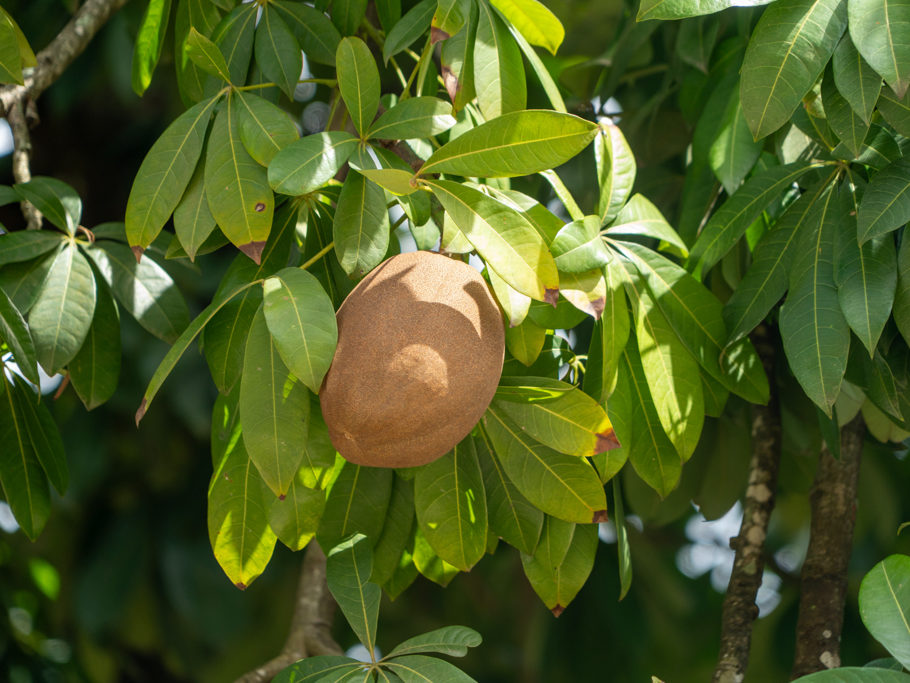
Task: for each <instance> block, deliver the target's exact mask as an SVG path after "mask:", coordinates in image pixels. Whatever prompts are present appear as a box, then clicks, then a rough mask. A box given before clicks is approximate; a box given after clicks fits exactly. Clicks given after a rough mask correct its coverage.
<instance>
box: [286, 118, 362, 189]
mask: <svg viewBox="0 0 910 683" xmlns="http://www.w3.org/2000/svg"><path fill="white" fill-rule="evenodd" d="M356 147H357V138H355V137H354V136H353V135H351V134H350V133H346V132H344V131H332V132H329V133H316V134H315V135H307V136H306V137H304V138H301V139H300V140H297V141H295V142H292V143H291V144H290V145H288V146H287V147H285V148H284V149H282V150H281V151H280V152H278V153H277V154H276V155H275V156H274V157H273V158H272V161H271V163H269V185H271V186H272V189H273V190H275V192H280V193H282V194H289V195H294V196H298V195H302V194H308V193H310V192H312V191H313V190H316V189H318V188H320V187H322V186H323V185H324V184H325V183H326V182H327V181H328V180H330V179H331V178H332V177H333V176H334V175H335V174H336V173H337V172H338V169H339V168H341V167H342V166H343V165H344V163H345V162H346V161H347V160H348V157H350V156H351V154H352V153H353V152H354V149H355V148H356Z"/></svg>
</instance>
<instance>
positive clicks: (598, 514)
mask: <svg viewBox="0 0 910 683" xmlns="http://www.w3.org/2000/svg"><path fill="white" fill-rule="evenodd" d="M609 521H610V516H609V515H608V514H607V511H606V510H595V511H594V514H593V515H592V516H591V524H600V523H601V522H609Z"/></svg>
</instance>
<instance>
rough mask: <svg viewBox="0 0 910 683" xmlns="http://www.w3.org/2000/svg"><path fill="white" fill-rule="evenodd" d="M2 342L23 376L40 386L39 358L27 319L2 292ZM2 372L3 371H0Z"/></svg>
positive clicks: (0, 304) (0, 330) (0, 312)
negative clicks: (10, 352) (11, 354)
mask: <svg viewBox="0 0 910 683" xmlns="http://www.w3.org/2000/svg"><path fill="white" fill-rule="evenodd" d="M0 342H5V343H6V345H7V346H8V347H9V350H10V351H12V352H13V360H14V361H15V363H16V366H17V367H18V368H19V370H20V372H22V375H23V376H24V377H25V378H26V379H27V380H28V381H29V382H31V383H32V384H34V385H38V384H39V383H40V380H39V378H38V357H37V356H36V355H35V344H34V342H32V337H31V334H29V331H28V326H27V325H26V324H25V318H23V317H22V314H21V313H20V312H19V310H18V309H17V308H16V306H15V305H14V304H13V302H12V301H10V299H9V297H8V296H7V295H6V293H5V292H4V291H2V290H0ZM0 371H2V370H0Z"/></svg>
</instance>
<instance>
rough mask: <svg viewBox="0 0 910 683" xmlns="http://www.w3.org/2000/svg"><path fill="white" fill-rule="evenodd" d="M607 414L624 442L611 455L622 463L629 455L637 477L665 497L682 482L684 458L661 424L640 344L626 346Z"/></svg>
mask: <svg viewBox="0 0 910 683" xmlns="http://www.w3.org/2000/svg"><path fill="white" fill-rule="evenodd" d="M607 414H608V415H609V416H610V420H611V421H612V422H613V428H614V429H615V430H616V436H617V437H619V443H620V444H621V447H620V449H618V450H617V451H610V455H611V456H613V455H614V454H615V455H616V457H617V458H619V460H620V462H622V458H628V460H629V462H631V463H632V467H634V468H635V471H636V472H637V473H638V476H639V477H641V478H642V480H643V481H644V482H645V483H646V484H647V485H648V486H650V487H651V488H652V489H654V490H655V491H657V493H658V495H660V496H661V497H662V498H666V497H667V496H668V495H669V494H670V492H671V491H672V490H673V489H674V488H675V487H676V484H677V483H678V482H679V477H680V474H681V472H682V460H681V459H680V457H679V454H678V453H677V452H676V449H675V448H674V446H673V444H672V443H670V439H669V438H668V437H667V435H666V433H665V432H664V430H663V427H662V426H661V424H660V418H659V417H658V416H657V411H656V410H655V408H654V402H653V400H652V398H651V394H650V391H649V389H648V381H647V379H646V378H645V373H644V370H643V369H642V365H641V358H640V357H639V355H638V347H637V344H630V345H628V346H626V347H625V348H624V349H623V352H622V359H621V362H620V364H619V370H618V372H617V377H616V388H615V389H614V390H613V393H612V394H611V395H610V400H609V401H608V402H607Z"/></svg>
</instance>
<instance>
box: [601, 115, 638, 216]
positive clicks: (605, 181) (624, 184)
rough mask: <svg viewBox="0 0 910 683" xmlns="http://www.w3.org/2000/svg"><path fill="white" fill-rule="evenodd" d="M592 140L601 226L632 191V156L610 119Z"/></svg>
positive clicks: (633, 175) (634, 169) (633, 161)
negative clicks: (598, 189) (598, 191)
mask: <svg viewBox="0 0 910 683" xmlns="http://www.w3.org/2000/svg"><path fill="white" fill-rule="evenodd" d="M598 133H599V134H598V135H597V136H596V137H595V139H594V160H595V162H596V163H597V186H598V187H599V188H600V194H599V195H598V198H597V213H598V215H599V216H600V221H601V223H603V224H604V225H606V224H607V223H610V222H612V221H613V219H614V218H616V216H617V214H618V213H619V210H620V209H621V208H622V207H623V205H624V204H625V203H626V200H627V199H628V198H629V195H630V194H632V186H633V185H634V184H635V173H636V165H635V156H634V155H633V154H632V150H631V149H630V148H629V143H628V142H626V138H625V136H623V134H622V131H621V130H619V126H617V125H616V124H614V123H613V122H612V121H610V120H609V119H605V120H604V122H602V123H601V125H600V126H599V128H598Z"/></svg>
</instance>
